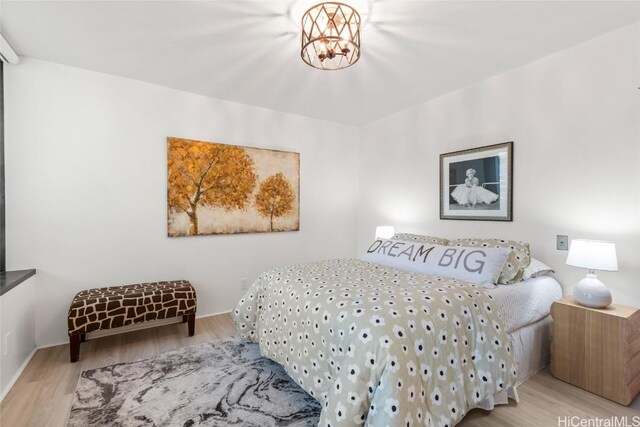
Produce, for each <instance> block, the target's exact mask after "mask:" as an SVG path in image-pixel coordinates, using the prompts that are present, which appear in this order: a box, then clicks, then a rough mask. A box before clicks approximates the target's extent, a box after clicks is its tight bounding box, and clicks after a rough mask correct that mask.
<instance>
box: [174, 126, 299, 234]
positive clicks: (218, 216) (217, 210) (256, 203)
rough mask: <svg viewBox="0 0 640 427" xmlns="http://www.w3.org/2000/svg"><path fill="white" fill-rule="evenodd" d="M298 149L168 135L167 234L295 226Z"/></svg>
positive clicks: (297, 218) (293, 228)
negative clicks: (171, 136)
mask: <svg viewBox="0 0 640 427" xmlns="http://www.w3.org/2000/svg"><path fill="white" fill-rule="evenodd" d="M299 169H300V156H299V154H298V153H293V152H286V151H275V150H265V149H259V148H251V147H241V146H236V145H227V144H219V143H210V142H203V141H194V140H189V139H181V138H167V205H168V206H167V216H168V234H169V236H170V237H178V236H197V235H210V234H234V233H252V232H272V231H296V230H299V224H300V219H299V210H300V209H299V191H300V190H299V187H300V182H299V181H300V178H299V176H300V175H299V173H300V172H299Z"/></svg>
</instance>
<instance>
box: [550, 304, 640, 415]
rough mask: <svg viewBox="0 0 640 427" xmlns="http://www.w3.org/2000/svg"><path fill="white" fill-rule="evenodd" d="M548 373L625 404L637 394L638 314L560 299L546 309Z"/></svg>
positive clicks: (639, 385)
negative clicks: (550, 320)
mask: <svg viewBox="0 0 640 427" xmlns="http://www.w3.org/2000/svg"><path fill="white" fill-rule="evenodd" d="M551 317H552V318H553V326H552V333H551V335H552V340H551V373H552V374H553V376H554V377H556V378H558V379H561V380H562V381H566V382H568V383H570V384H573V385H575V386H577V387H580V388H582V389H585V390H588V391H590V392H592V393H595V394H597V395H600V396H602V397H605V398H607V399H610V400H613V401H614V402H617V403H620V404H621V405H625V406H626V405H628V404H629V403H631V401H632V400H633V399H634V398H635V396H636V395H637V394H638V392H640V309H637V308H633V307H626V306H623V305H617V304H611V305H610V306H609V307H607V308H589V307H584V306H582V305H579V304H578V303H577V302H576V301H575V300H574V299H573V297H571V296H569V297H565V298H563V299H561V300H558V301H556V302H554V303H553V305H552V306H551Z"/></svg>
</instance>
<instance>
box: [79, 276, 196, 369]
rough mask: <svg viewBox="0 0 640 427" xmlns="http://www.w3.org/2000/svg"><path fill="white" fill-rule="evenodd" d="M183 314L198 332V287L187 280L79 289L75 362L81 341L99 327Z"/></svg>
mask: <svg viewBox="0 0 640 427" xmlns="http://www.w3.org/2000/svg"><path fill="white" fill-rule="evenodd" d="M179 316H182V321H183V322H187V323H188V329H189V336H193V334H194V333H195V319H196V291H195V289H193V286H191V283H189V282H188V281H186V280H176V281H170V282H153V283H139V284H136V285H126V286H114V287H109V288H96V289H89V290H86V291H82V292H79V293H78V294H77V295H76V296H75V297H74V298H73V301H72V302H71V307H70V308H69V321H68V323H69V350H70V355H71V362H77V361H78V359H79V358H80V342H81V341H84V339H85V335H86V334H87V333H89V332H94V331H98V330H105V329H114V328H119V327H122V326H127V325H132V324H134V323H143V322H148V321H151V320H160V319H170V318H172V317H179Z"/></svg>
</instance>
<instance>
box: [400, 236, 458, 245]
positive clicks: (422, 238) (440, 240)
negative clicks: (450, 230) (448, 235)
mask: <svg viewBox="0 0 640 427" xmlns="http://www.w3.org/2000/svg"><path fill="white" fill-rule="evenodd" d="M391 239H392V240H404V241H406V242H419V243H432V244H434V245H442V246H447V245H448V244H449V241H448V240H447V239H443V238H442V237H433V236H423V235H422V234H411V233H396V235H395V236H393V237H392V238H391Z"/></svg>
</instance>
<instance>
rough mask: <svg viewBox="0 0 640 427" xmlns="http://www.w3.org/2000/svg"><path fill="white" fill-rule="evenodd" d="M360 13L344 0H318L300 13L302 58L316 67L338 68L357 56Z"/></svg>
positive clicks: (355, 60)
mask: <svg viewBox="0 0 640 427" xmlns="http://www.w3.org/2000/svg"><path fill="white" fill-rule="evenodd" d="M360 22H361V20H360V15H359V14H358V12H356V10H355V9H354V8H352V7H351V6H348V5H346V4H344V3H335V2H326V3H320V4H317V5H315V6H313V7H311V8H310V9H309V10H307V11H306V12H305V13H304V15H302V39H301V41H302V49H301V50H300V56H302V60H303V61H304V62H306V63H307V64H309V65H311V66H312V67H314V68H318V69H320V70H339V69H341V68H347V67H350V66H351V65H353V64H355V63H356V62H357V61H358V59H360Z"/></svg>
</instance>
